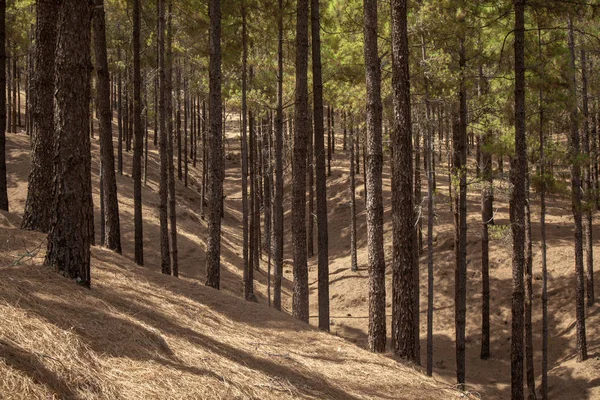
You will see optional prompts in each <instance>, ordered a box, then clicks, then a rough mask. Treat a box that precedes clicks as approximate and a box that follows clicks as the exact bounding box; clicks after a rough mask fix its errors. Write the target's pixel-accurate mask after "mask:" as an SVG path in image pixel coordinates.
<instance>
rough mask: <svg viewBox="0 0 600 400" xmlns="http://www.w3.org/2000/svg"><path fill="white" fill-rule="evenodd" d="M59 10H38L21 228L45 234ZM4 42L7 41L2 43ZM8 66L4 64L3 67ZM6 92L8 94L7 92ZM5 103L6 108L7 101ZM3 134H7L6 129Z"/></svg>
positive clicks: (48, 6) (49, 6)
mask: <svg viewBox="0 0 600 400" xmlns="http://www.w3.org/2000/svg"><path fill="white" fill-rule="evenodd" d="M59 10H60V5H59V4H58V3H53V2H40V3H39V4H38V5H37V8H36V14H37V23H36V28H35V37H36V43H37V45H36V46H35V55H34V57H35V64H36V66H37V67H36V68H35V70H34V76H33V79H32V98H31V101H32V115H31V119H32V147H31V169H30V172H29V180H28V182H29V185H28V190H27V202H26V203H25V214H24V215H23V222H22V223H21V228H22V229H27V230H38V231H41V232H48V230H49V229H50V222H51V219H52V208H51V207H50V205H51V204H52V190H53V185H52V179H49V177H48V173H49V172H51V171H52V168H53V161H52V157H53V156H54V154H53V146H54V79H55V78H54V70H55V62H54V56H55V49H56V30H57V19H58V13H59ZM1 21H4V19H2V20H1ZM2 43H4V42H3V41H2ZM0 47H1V48H2V49H1V51H4V46H0ZM0 62H1V60H0ZM4 65H5V64H4V63H2V66H4ZM42 66H43V67H42ZM2 78H3V79H5V75H4V74H2ZM3 93H4V95H6V91H3ZM1 103H2V105H3V106H4V107H5V102H1ZM0 115H1V116H4V118H6V117H5V114H4V113H2V112H0ZM1 134H2V135H3V134H4V129H2V133H1ZM0 150H1V151H0V153H2V155H1V156H0V157H4V150H2V149H0ZM0 162H1V160H0ZM0 168H1V167H0ZM0 175H1V177H0V180H1V179H2V178H4V179H5V178H6V173H1V171H0ZM2 188H4V193H6V192H5V191H6V184H5V183H4V185H2V182H1V181H0V208H2V209H8V198H6V199H5V200H2V199H3V198H4V197H5V196H4V195H2V193H3V190H2ZM4 207H6V208H4Z"/></svg>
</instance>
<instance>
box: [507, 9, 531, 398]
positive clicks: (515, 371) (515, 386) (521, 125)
mask: <svg viewBox="0 0 600 400" xmlns="http://www.w3.org/2000/svg"><path fill="white" fill-rule="evenodd" d="M514 7H515V157H514V160H513V163H512V165H511V168H510V180H511V183H512V185H513V190H512V195H511V199H510V222H511V228H512V235H513V254H512V268H513V274H512V280H513V293H512V340H511V392H512V399H522V398H523V335H524V327H523V318H524V315H523V313H524V304H523V303H524V281H523V276H524V272H525V248H524V246H525V206H526V201H527V198H526V194H525V174H527V137H526V131H525V129H526V127H525V0H515V3H514Z"/></svg>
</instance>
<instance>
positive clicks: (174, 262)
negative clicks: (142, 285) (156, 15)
mask: <svg viewBox="0 0 600 400" xmlns="http://www.w3.org/2000/svg"><path fill="white" fill-rule="evenodd" d="M168 4H169V9H168V18H167V47H166V70H167V71H166V79H165V82H166V92H167V101H166V106H167V112H166V114H167V117H168V119H167V135H168V144H167V146H168V150H167V157H168V161H167V162H168V170H169V171H168V181H169V195H168V203H169V212H168V215H169V225H170V228H171V229H170V230H169V236H170V243H171V268H172V273H173V276H179V262H178V256H177V210H176V204H177V203H176V201H177V199H176V198H175V164H174V162H173V149H174V139H175V138H174V137H173V135H174V130H173V96H172V94H171V93H172V91H173V1H172V0H169V3H168ZM178 106H179V104H178Z"/></svg>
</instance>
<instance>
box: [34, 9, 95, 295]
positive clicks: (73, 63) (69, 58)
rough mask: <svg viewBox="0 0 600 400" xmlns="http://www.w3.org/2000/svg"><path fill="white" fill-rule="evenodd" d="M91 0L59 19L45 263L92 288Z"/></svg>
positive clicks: (62, 11) (63, 12)
mask: <svg viewBox="0 0 600 400" xmlns="http://www.w3.org/2000/svg"><path fill="white" fill-rule="evenodd" d="M91 11H92V10H91V7H90V4H89V3H88V2H82V1H79V0H64V1H63V4H62V7H61V9H60V12H59V15H58V29H57V33H58V35H57V45H56V53H55V54H56V59H55V63H56V64H55V68H56V69H55V87H56V91H55V97H54V100H55V108H54V117H55V120H54V123H55V134H56V141H55V143H54V158H53V160H54V169H53V172H54V173H53V178H52V181H53V187H54V189H53V193H54V196H53V202H52V205H53V207H52V209H53V210H54V213H53V215H52V221H51V224H50V233H49V234H48V248H47V252H46V259H45V264H46V265H48V266H50V267H53V268H56V269H57V270H58V271H59V272H61V273H62V274H63V275H65V276H67V277H69V278H71V279H75V280H76V281H77V283H79V284H81V285H83V286H86V287H90V283H91V277H90V241H91V236H90V217H91V215H92V204H91V201H90V200H91V190H92V187H91V155H90V137H89V135H88V124H89V98H90V71H91V66H90V20H91V18H90V17H91Z"/></svg>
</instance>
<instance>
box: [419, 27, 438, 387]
mask: <svg viewBox="0 0 600 400" xmlns="http://www.w3.org/2000/svg"><path fill="white" fill-rule="evenodd" d="M421 56H422V59H423V63H424V64H425V65H427V46H426V44H425V36H424V35H423V34H421ZM424 86H425V138H424V143H425V146H424V147H425V152H424V153H425V157H424V158H425V173H426V174H427V375H428V376H432V375H433V219H434V218H435V215H434V211H433V196H434V194H433V193H434V191H435V179H434V177H435V171H434V170H433V157H434V150H433V120H432V118H433V116H432V111H431V101H430V98H429V78H428V77H427V74H425V75H424ZM417 262H418V261H417Z"/></svg>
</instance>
